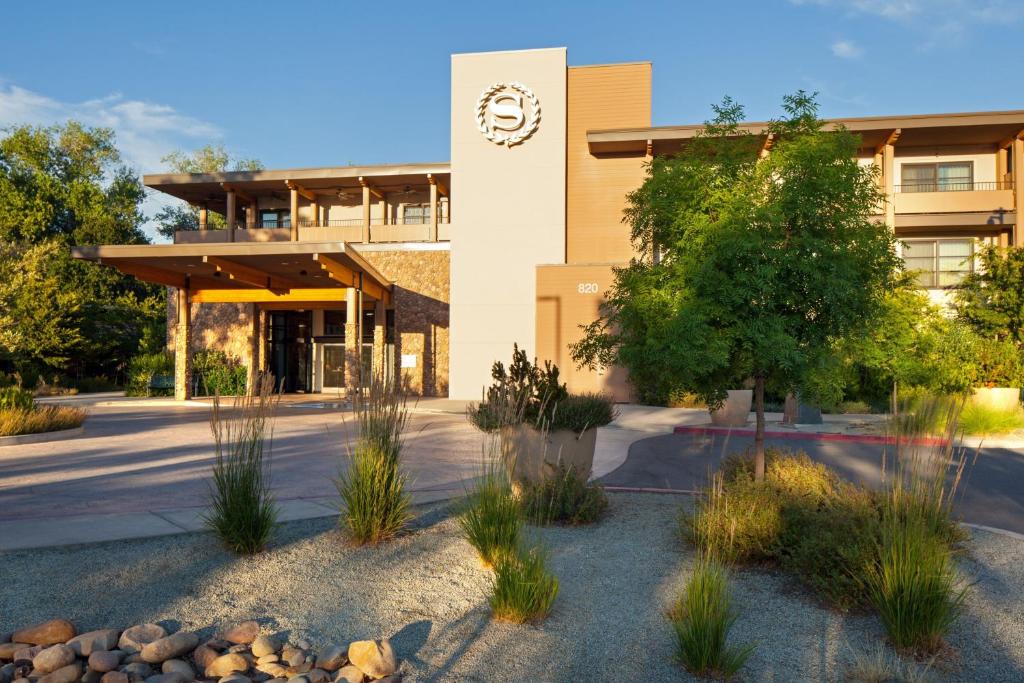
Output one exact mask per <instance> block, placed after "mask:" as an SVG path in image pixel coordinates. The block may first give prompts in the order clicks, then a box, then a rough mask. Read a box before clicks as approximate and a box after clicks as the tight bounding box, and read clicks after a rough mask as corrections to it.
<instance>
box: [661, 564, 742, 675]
mask: <svg viewBox="0 0 1024 683" xmlns="http://www.w3.org/2000/svg"><path fill="white" fill-rule="evenodd" d="M736 616H737V615H736V611H735V610H734V609H733V608H732V605H731V603H730V597H729V583H728V573H727V572H726V570H725V568H724V567H723V566H722V565H721V564H719V563H718V562H717V561H715V560H712V559H710V558H709V557H707V556H706V555H702V557H701V559H699V560H698V562H697V565H696V567H695V568H694V571H693V575H692V576H690V579H689V581H687V583H686V588H685V589H684V591H683V594H682V595H681V596H680V597H679V600H678V601H677V602H676V604H675V607H674V608H673V610H672V612H671V614H670V615H669V617H670V619H671V621H672V627H673V629H674V631H675V636H676V655H677V656H678V658H679V661H681V662H682V663H683V665H684V666H686V668H687V669H688V670H690V671H691V672H692V673H694V674H696V675H698V676H716V677H723V678H729V677H731V676H733V675H735V674H736V672H737V671H739V670H740V669H741V668H743V665H744V664H745V663H746V661H747V658H748V657H749V656H750V654H751V653H752V652H753V651H754V646H753V645H752V644H746V645H738V646H737V645H729V643H728V640H729V630H730V629H731V628H732V626H733V624H734V623H735V622H736Z"/></svg>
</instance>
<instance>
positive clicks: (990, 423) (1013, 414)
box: [960, 403, 1024, 436]
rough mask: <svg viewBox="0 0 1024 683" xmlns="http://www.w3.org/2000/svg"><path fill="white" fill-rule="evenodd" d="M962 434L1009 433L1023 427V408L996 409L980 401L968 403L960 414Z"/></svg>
mask: <svg viewBox="0 0 1024 683" xmlns="http://www.w3.org/2000/svg"><path fill="white" fill-rule="evenodd" d="M960 426H961V427H962V428H963V430H964V434H979V435H982V436H985V435H990V434H1009V433H1010V432H1015V431H1017V430H1018V429H1024V410H1021V409H1020V408H1019V407H1018V408H1015V409H1013V410H996V409H995V408H992V407H991V406H987V405H984V404H981V403H968V404H967V405H966V406H964V410H963V412H962V413H961V414H960Z"/></svg>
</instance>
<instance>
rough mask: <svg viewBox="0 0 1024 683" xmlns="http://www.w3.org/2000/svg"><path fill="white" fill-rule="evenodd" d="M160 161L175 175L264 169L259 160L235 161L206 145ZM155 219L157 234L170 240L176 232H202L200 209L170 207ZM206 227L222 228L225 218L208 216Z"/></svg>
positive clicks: (224, 151)
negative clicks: (200, 229) (200, 227)
mask: <svg viewBox="0 0 1024 683" xmlns="http://www.w3.org/2000/svg"><path fill="white" fill-rule="evenodd" d="M161 161H162V162H163V163H165V164H167V166H168V168H169V169H170V170H171V171H173V172H174V173H221V172H223V171H227V170H229V169H230V170H233V171H262V170H263V164H262V163H261V162H260V161H259V160H257V159H238V158H233V157H232V156H231V155H230V154H229V153H228V151H227V150H226V149H224V146H223V145H204V146H203V147H200V148H199V149H196V150H193V151H192V152H191V153H185V152H182V151H180V150H177V151H174V152H171V153H170V154H168V155H167V156H165V157H163V158H162V159H161ZM153 220H154V221H156V224H157V228H156V231H157V233H159V234H160V235H161V236H162V237H166V238H167V239H174V233H175V232H177V231H179V230H198V229H199V209H198V208H197V207H194V206H189V205H187V204H184V203H179V204H174V205H168V206H165V207H163V208H162V209H160V211H158V212H157V214H156V215H155V216H154V217H153ZM207 226H208V227H209V228H210V229H213V230H216V229H219V228H223V227H224V218H223V216H220V215H218V214H209V216H208V217H207Z"/></svg>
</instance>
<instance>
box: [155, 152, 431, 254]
mask: <svg viewBox="0 0 1024 683" xmlns="http://www.w3.org/2000/svg"><path fill="white" fill-rule="evenodd" d="M143 181H144V183H145V185H146V186H147V187H149V188H152V189H154V190H158V191H160V192H163V193H165V194H168V195H171V196H173V197H177V198H178V199H181V200H183V201H185V202H187V203H188V204H189V205H191V206H192V207H194V210H195V213H196V215H197V227H198V230H181V231H178V232H177V233H176V234H175V238H174V241H175V243H184V244H187V243H218V242H276V241H302V242H320V241H336V242H362V243H368V242H440V241H447V240H448V239H449V237H450V235H449V218H450V215H451V201H450V200H451V196H450V190H449V188H450V187H451V169H450V167H449V165H448V164H447V163H437V164H402V165H387V166H343V167H331V168H305V169H290V170H264V171H228V172H223V173H174V174H151V175H146V176H145V177H144V179H143Z"/></svg>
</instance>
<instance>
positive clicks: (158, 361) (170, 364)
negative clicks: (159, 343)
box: [124, 351, 174, 396]
mask: <svg viewBox="0 0 1024 683" xmlns="http://www.w3.org/2000/svg"><path fill="white" fill-rule="evenodd" d="M156 375H172V376H173V375H174V354H172V353H167V352H163V351H162V352H158V353H143V354H139V355H137V356H135V357H133V358H132V359H131V360H130V361H129V362H128V370H127V379H126V381H125V387H124V392H125V394H126V395H127V396H151V395H158V396H161V395H169V396H173V395H174V390H173V389H152V390H151V389H150V388H149V385H150V383H151V382H152V381H153V377H154V376H156Z"/></svg>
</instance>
